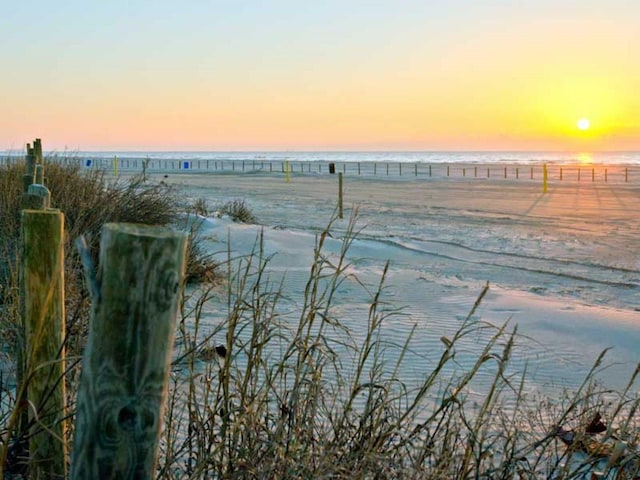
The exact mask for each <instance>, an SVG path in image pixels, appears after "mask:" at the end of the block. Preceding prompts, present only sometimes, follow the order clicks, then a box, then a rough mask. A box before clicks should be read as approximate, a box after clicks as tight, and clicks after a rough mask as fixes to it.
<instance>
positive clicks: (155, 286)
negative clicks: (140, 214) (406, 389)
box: [0, 139, 187, 479]
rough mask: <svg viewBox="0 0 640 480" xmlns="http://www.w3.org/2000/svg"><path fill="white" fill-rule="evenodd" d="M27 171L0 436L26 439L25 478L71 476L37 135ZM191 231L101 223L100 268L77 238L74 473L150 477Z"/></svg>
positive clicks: (60, 262)
mask: <svg viewBox="0 0 640 480" xmlns="http://www.w3.org/2000/svg"><path fill="white" fill-rule="evenodd" d="M25 166H26V173H25V175H24V177H23V201H22V206H21V211H22V232H21V243H22V249H21V250H22V255H21V263H20V303H21V305H20V310H21V311H20V319H21V324H20V326H19V329H20V330H21V332H20V333H19V335H18V342H21V344H20V345H19V346H18V348H17V352H18V355H19V358H17V359H16V363H17V365H18V367H17V379H16V380H17V385H18V391H17V392H16V399H17V401H16V407H15V409H14V411H13V412H12V413H11V418H10V419H9V422H8V426H7V427H6V429H5V428H3V431H2V437H0V477H3V478H6V477H5V475H4V474H5V471H4V467H5V464H6V460H7V449H6V448H5V446H6V445H8V444H9V441H8V440H9V438H10V437H11V436H14V437H16V438H26V439H28V442H27V443H28V445H27V446H26V447H25V448H26V450H27V452H25V455H24V459H21V460H18V461H19V462H20V463H21V464H22V466H23V467H24V468H25V469H26V470H27V472H28V478H35V479H66V478H68V477H69V472H68V468H67V465H68V463H69V462H68V456H69V452H68V447H67V444H66V437H67V433H66V432H67V423H68V419H69V415H68V412H67V405H66V392H65V384H66V381H65V377H66V374H67V371H66V366H65V361H66V359H65V336H66V335H65V332H66V326H65V308H64V304H65V301H64V281H65V280H64V258H65V253H64V213H63V212H61V211H59V210H57V209H52V208H49V205H50V198H51V196H50V192H49V190H48V189H47V187H46V186H45V185H44V179H45V177H44V168H45V165H44V159H43V157H42V147H41V142H40V139H36V140H35V142H34V144H33V147H31V145H27V155H26V161H25ZM186 242H187V234H185V233H181V232H175V231H174V230H172V229H169V228H164V227H154V226H143V225H132V224H115V223H114V224H107V225H105V226H104V228H103V230H102V236H101V242H100V265H99V267H98V271H97V272H96V271H95V270H94V269H93V267H92V265H91V261H90V255H89V253H88V252H87V251H86V245H84V244H83V243H82V242H80V253H81V257H82V259H83V262H84V264H85V273H86V277H87V286H88V290H89V293H90V295H91V300H92V307H91V315H90V319H89V335H88V339H87V347H86V348H85V352H84V355H83V360H82V374H81V379H80V385H79V389H78V395H77V401H76V411H75V432H74V436H75V438H74V448H73V452H72V454H71V456H72V460H71V472H70V478H72V479H86V478H122V479H133V478H136V479H151V478H154V477H155V464H156V460H157V450H158V448H157V447H158V438H159V434H160V428H161V424H162V421H161V419H162V413H163V406H164V403H165V400H166V392H167V382H168V377H169V369H170V363H171V353H172V348H173V343H174V342H173V340H174V335H175V323H176V317H177V313H178V308H179V300H180V296H181V286H182V284H183V280H184V268H185V261H186Z"/></svg>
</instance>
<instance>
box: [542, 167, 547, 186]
mask: <svg viewBox="0 0 640 480" xmlns="http://www.w3.org/2000/svg"><path fill="white" fill-rule="evenodd" d="M547 177H548V174H547V164H546V163H545V164H544V165H542V193H547Z"/></svg>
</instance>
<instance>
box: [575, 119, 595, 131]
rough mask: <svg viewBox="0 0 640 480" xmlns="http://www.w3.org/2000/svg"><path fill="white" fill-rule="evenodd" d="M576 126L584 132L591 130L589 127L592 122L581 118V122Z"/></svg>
mask: <svg viewBox="0 0 640 480" xmlns="http://www.w3.org/2000/svg"><path fill="white" fill-rule="evenodd" d="M576 125H577V126H578V128H579V129H580V130H583V131H584V130H589V126H590V125H591V122H590V121H589V119H588V118H581V119H580V120H578V123H576Z"/></svg>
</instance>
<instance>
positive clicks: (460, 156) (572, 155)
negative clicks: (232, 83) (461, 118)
mask: <svg viewBox="0 0 640 480" xmlns="http://www.w3.org/2000/svg"><path fill="white" fill-rule="evenodd" d="M0 155H2V156H3V157H19V156H21V155H23V153H20V152H15V151H5V152H2V153H0ZM45 155H49V156H56V157H61V158H72V159H79V160H86V159H113V158H114V157H118V158H119V159H122V160H129V161H131V160H144V159H150V160H161V161H198V160H199V161H203V160H204V161H207V160H208V161H235V162H242V161H244V162H260V161H261V162H282V161H285V160H290V161H293V162H326V163H330V162H341V163H342V162H353V163H357V162H378V163H424V164H443V163H462V164H465V163H466V164H520V165H538V164H542V163H548V164H559V165H562V164H595V165H640V151H612V152H592V153H589V152H570V151H567V152H550V151H544V152H542V151H541V152H535V151H514V152H509V151H458V152H456V151H440V152H436V151H434V152H429V151H357V152H350V151H329V152H319V151H314V152H296V151H291V152H288V151H279V152H259V151H251V152H240V151H234V152H221V151H143V150H139V151H125V150H122V151H71V150H69V151H64V152H60V151H49V152H45Z"/></svg>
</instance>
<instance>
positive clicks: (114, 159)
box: [113, 155, 118, 175]
mask: <svg viewBox="0 0 640 480" xmlns="http://www.w3.org/2000/svg"><path fill="white" fill-rule="evenodd" d="M113 174H114V175H118V156H117V155H116V156H115V157H113Z"/></svg>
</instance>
